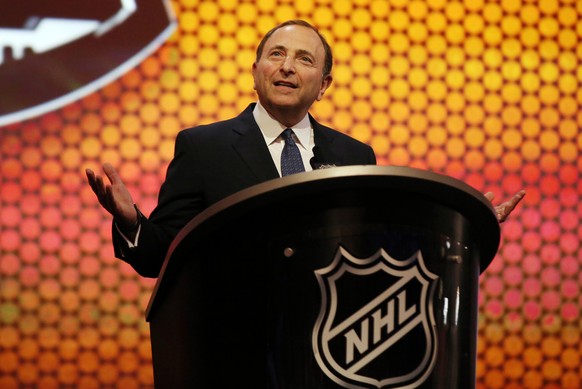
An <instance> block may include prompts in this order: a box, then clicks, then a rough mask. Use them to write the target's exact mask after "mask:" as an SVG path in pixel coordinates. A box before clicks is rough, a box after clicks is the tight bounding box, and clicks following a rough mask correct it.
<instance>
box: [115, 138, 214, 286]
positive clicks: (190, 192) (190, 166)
mask: <svg viewBox="0 0 582 389" xmlns="http://www.w3.org/2000/svg"><path fill="white" fill-rule="evenodd" d="M201 169H203V167H202V166H201V163H200V161H199V153H198V152H197V150H196V145H195V143H194V142H193V140H192V136H191V134H189V133H188V132H186V131H181V132H180V133H179V134H178V136H177V138H176V145H175V153H174V159H173V160H172V162H171V163H170V165H169V167H168V171H167V174H166V180H165V182H164V184H163V185H162V187H161V188H160V194H159V197H158V205H157V206H156V208H155V209H154V210H153V212H152V214H151V215H150V217H149V218H146V217H145V216H143V215H140V222H141V232H140V237H139V241H138V245H137V247H135V248H131V249H130V248H129V247H128V245H127V242H126V241H125V239H124V238H123V237H122V236H121V234H119V232H118V231H117V229H116V228H115V226H113V228H112V234H113V245H114V250H115V256H116V257H118V258H120V259H122V260H124V261H126V262H127V263H129V264H130V265H131V266H132V267H133V268H134V269H135V270H136V271H137V272H138V273H139V274H140V275H142V276H145V277H157V276H158V275H159V272H160V269H161V267H162V265H163V263H164V259H165V256H166V252H167V251H168V248H169V247H170V244H171V243H172V240H173V239H174V237H175V236H176V235H177V234H178V232H179V231H180V229H182V227H184V226H185V225H186V224H187V223H188V222H189V221H190V220H191V219H192V218H193V217H194V216H196V215H197V214H198V213H200V212H201V211H202V210H203V209H204V204H205V199H204V193H203V189H202V188H203V182H202V174H200V172H201Z"/></svg>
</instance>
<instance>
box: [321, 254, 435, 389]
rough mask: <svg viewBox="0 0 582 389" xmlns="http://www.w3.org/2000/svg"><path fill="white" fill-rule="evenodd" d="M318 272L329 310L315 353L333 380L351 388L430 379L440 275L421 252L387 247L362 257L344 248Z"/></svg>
mask: <svg viewBox="0 0 582 389" xmlns="http://www.w3.org/2000/svg"><path fill="white" fill-rule="evenodd" d="M315 275H316V277H317V281H318V283H319V286H320V288H321V310H320V313H319V316H318V318H317V321H316V323H315V326H314V329H313V337H312V345H313V352H314V354H315V358H316V360H317V362H318V364H319V366H320V368H321V369H322V370H323V372H324V373H325V374H326V375H327V376H328V377H329V378H330V379H331V380H333V381H334V382H336V383H337V384H338V385H341V386H343V387H346V388H416V387H418V386H419V385H421V384H422V383H423V382H424V381H425V380H426V379H427V377H428V376H429V375H430V373H431V371H432V369H433V367H434V364H435V361H436V351H437V344H436V330H435V319H434V314H433V309H432V300H433V294H434V286H435V282H434V281H435V280H436V279H437V276H436V275H435V274H433V273H431V272H430V271H428V269H427V268H426V266H425V264H424V262H423V258H422V255H421V253H420V251H418V252H416V253H415V254H414V255H413V256H412V257H410V258H408V259H406V260H403V261H402V260H396V259H394V258H392V257H390V256H389V255H388V254H387V253H386V252H385V251H384V250H383V249H382V250H380V251H379V252H378V253H376V254H375V255H373V256H372V257H370V258H364V259H360V258H355V257H354V256H352V255H351V254H349V253H348V252H347V251H346V250H345V249H344V248H342V247H339V249H338V252H337V254H336V256H335V258H334V260H333V262H332V263H331V264H330V265H329V266H327V267H325V268H322V269H318V270H316V271H315Z"/></svg>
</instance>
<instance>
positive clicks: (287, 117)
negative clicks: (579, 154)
mask: <svg viewBox="0 0 582 389" xmlns="http://www.w3.org/2000/svg"><path fill="white" fill-rule="evenodd" d="M332 63H333V59H332V53H331V49H330V47H329V45H328V44H327V42H326V41H325V38H324V37H323V36H322V35H321V34H320V33H319V32H318V31H317V30H316V29H315V28H314V27H313V26H311V25H310V24H308V23H306V22H304V21H300V20H293V21H288V22H285V23H282V24H280V25H278V26H276V27H275V28H274V29H272V30H271V31H269V32H268V33H267V34H266V35H265V37H264V38H263V40H262V41H261V42H260V44H259V46H258V48H257V55H256V60H255V63H254V64H253V66H252V74H253V79H254V88H255V90H256V91H257V95H258V102H257V103H256V104H251V105H250V106H249V107H248V108H247V109H246V110H245V111H243V112H242V113H241V114H240V115H239V116H237V117H235V118H233V119H230V120H226V121H223V122H219V123H214V124H210V125H205V126H199V127H195V128H190V129H187V130H184V131H182V132H180V133H179V134H178V136H177V138H176V150H175V156H174V159H173V161H172V162H171V164H170V166H169V168H168V172H167V176H166V181H165V182H164V184H163V185H162V188H161V190H160V195H159V199H158V205H157V207H156V209H155V210H154V211H153V212H152V214H151V216H150V218H146V217H144V216H143V215H142V214H141V213H140V212H139V210H138V209H137V208H136V207H135V206H134V202H133V200H132V197H131V195H130V193H129V191H128V190H127V188H126V187H125V185H124V184H123V182H122V181H121V180H120V178H119V176H118V174H117V172H116V171H115V169H114V168H113V167H112V166H111V165H110V164H105V165H104V167H103V168H104V172H105V174H106V175H107V177H108V179H109V180H110V182H111V184H110V185H107V184H105V183H104V181H103V178H102V177H101V176H97V175H95V173H94V172H93V171H91V170H87V178H88V181H89V184H90V185H91V188H92V189H93V191H94V192H95V194H96V195H97V198H98V199H99V202H100V203H101V205H102V206H103V207H104V208H105V209H106V210H107V211H108V212H109V213H111V214H112V215H113V218H114V226H113V241H114V247H115V254H116V256H117V257H119V258H121V259H123V260H125V261H127V262H128V263H129V264H130V265H131V266H133V267H134V268H135V269H136V271H137V272H138V273H140V274H141V275H143V276H148V277H157V276H158V274H159V271H160V268H161V266H162V263H163V260H164V257H165V254H166V251H167V249H168V247H169V245H170V243H171V242H172V240H173V238H174V237H175V236H176V234H177V233H178V231H179V230H180V229H181V228H182V227H183V226H184V225H186V223H187V222H188V221H189V220H190V219H192V218H193V217H194V216H196V215H197V214H198V213H200V212H201V211H202V210H203V209H205V208H207V207H208V206H210V205H211V204H213V203H215V202H217V201H218V200H221V199H223V198H225V197H227V196H228V195H231V194H233V193H235V192H238V191H239V190H242V189H245V188H247V187H250V186H252V185H255V184H259V183H261V182H264V181H267V180H270V179H274V178H277V177H279V176H281V175H285V174H286V171H285V169H286V168H285V166H283V165H284V164H282V163H281V157H282V154H285V153H287V146H284V144H285V141H284V140H283V139H282V136H283V135H282V134H283V132H284V130H285V129H287V128H291V129H292V130H293V134H291V140H290V141H289V142H290V143H295V144H297V146H298V149H299V152H298V153H296V154H297V155H296V162H297V164H298V165H299V167H300V169H299V170H302V169H304V170H311V169H312V164H313V165H314V166H315V167H317V165H321V164H327V165H337V166H340V165H365V164H375V163H376V159H375V156H374V152H373V150H372V149H371V148H370V147H369V146H368V145H365V144H363V143H361V142H358V141H356V140H354V139H352V138H350V137H348V136H347V135H345V134H342V133H339V132H337V131H334V130H332V129H330V128H328V127H325V126H323V125H321V124H319V123H318V122H316V121H315V120H314V119H313V118H312V117H311V116H310V115H309V114H308V110H309V108H310V107H311V105H312V104H313V103H314V102H315V101H316V100H320V99H321V98H322V97H323V95H324V93H325V92H326V90H327V89H328V88H329V86H330V85H331V82H332V76H331V68H332ZM293 141H294V142H293ZM295 150H296V149H295ZM487 196H489V198H490V200H492V196H491V194H488V195H487ZM521 197H523V194H518V195H516V196H515V197H514V198H513V199H512V200H511V201H510V202H507V203H504V204H502V206H500V207H498V211H499V212H498V218H499V219H500V221H502V220H504V219H505V217H507V215H508V214H509V213H510V212H511V210H512V209H513V208H514V207H515V205H516V204H517V203H518V202H519V200H521Z"/></svg>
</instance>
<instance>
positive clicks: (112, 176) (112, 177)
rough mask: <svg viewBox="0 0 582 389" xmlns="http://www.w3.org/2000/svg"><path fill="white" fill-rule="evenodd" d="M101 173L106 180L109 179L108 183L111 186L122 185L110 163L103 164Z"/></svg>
mask: <svg viewBox="0 0 582 389" xmlns="http://www.w3.org/2000/svg"><path fill="white" fill-rule="evenodd" d="M103 171H104V172H105V175H106V176H107V178H109V182H111V185H123V181H121V177H119V174H117V170H115V168H114V167H113V165H111V164H110V163H105V164H104V165H103Z"/></svg>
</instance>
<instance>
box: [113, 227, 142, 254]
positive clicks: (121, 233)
mask: <svg viewBox="0 0 582 389" xmlns="http://www.w3.org/2000/svg"><path fill="white" fill-rule="evenodd" d="M115 228H117V232H119V234H120V235H121V237H122V238H123V240H125V242H126V243H127V247H129V248H130V249H135V248H137V244H138V241H139V233H140V232H141V223H139V226H137V231H136V233H135V239H134V240H133V242H132V241H131V240H129V238H128V237H127V236H125V234H124V233H123V232H122V231H121V229H120V228H119V226H118V225H117V223H115Z"/></svg>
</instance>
